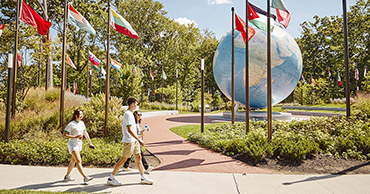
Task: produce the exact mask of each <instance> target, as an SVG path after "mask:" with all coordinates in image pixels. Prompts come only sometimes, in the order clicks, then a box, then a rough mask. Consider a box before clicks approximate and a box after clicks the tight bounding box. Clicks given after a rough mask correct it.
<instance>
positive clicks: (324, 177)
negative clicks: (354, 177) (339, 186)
mask: <svg viewBox="0 0 370 194" xmlns="http://www.w3.org/2000/svg"><path fill="white" fill-rule="evenodd" d="M367 165H370V162H366V163H365V164H360V165H356V166H352V167H351V168H348V169H345V170H342V171H339V172H337V173H333V174H330V175H323V176H315V177H309V178H307V179H304V180H300V181H294V182H286V183H283V185H291V184H295V183H302V182H306V181H317V180H323V179H329V178H335V177H339V176H341V175H345V174H347V172H351V171H354V170H356V169H359V168H361V167H364V166H367Z"/></svg>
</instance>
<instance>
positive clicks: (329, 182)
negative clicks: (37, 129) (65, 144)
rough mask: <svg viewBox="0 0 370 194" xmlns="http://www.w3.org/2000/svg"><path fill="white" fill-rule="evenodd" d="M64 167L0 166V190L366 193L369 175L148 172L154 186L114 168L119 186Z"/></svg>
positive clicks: (102, 172) (98, 174)
mask: <svg viewBox="0 0 370 194" xmlns="http://www.w3.org/2000/svg"><path fill="white" fill-rule="evenodd" d="M66 170H67V168H66V167H63V168H60V167H40V166H18V165H17V166H15V165H0V172H1V175H2V176H0V189H22V190H24V189H26V190H43V191H69V192H79V191H86V192H91V193H127V194H131V193H132V194H173V193H175V194H192V193H196V194H198V193H201V194H208V193H210V194H218V193H220V194H230V193H235V194H239V193H241V194H245V193H252V194H258V193H263V194H265V193H281V194H287V193H292V194H293V193H307V194H311V193H312V194H326V193H328V194H329V193H337V194H347V193H348V194H353V193H357V194H362V193H363V194H368V193H370V187H369V186H368V184H369V182H370V175H284V174H246V175H242V174H236V173H200V172H198V173H195V172H174V171H156V170H154V171H153V172H152V173H151V174H150V175H149V178H150V179H152V180H154V181H155V183H154V185H141V184H140V183H139V180H140V176H139V173H138V171H135V170H134V171H131V172H121V171H120V172H119V173H118V174H117V179H118V180H119V181H120V182H121V183H123V185H122V186H118V187H112V186H108V185H107V184H106V181H107V177H108V176H109V174H110V173H111V172H112V169H107V168H85V169H84V170H85V172H86V173H87V174H89V175H92V176H93V177H94V180H92V181H91V182H90V184H89V185H85V184H83V181H82V177H81V175H80V174H79V173H78V171H77V169H74V170H73V171H72V174H71V175H72V177H74V178H76V181H74V182H67V183H65V182H63V181H62V179H63V176H64V175H65V172H66Z"/></svg>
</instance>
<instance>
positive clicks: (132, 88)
mask: <svg viewBox="0 0 370 194" xmlns="http://www.w3.org/2000/svg"><path fill="white" fill-rule="evenodd" d="M134 77H135V73H134V64H132V86H131V96H134Z"/></svg>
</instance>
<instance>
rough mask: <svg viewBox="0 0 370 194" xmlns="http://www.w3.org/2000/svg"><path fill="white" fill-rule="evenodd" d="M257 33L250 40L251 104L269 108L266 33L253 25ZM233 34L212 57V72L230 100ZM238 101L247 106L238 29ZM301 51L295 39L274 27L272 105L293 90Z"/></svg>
mask: <svg viewBox="0 0 370 194" xmlns="http://www.w3.org/2000/svg"><path fill="white" fill-rule="evenodd" d="M254 29H255V31H256V34H255V35H254V36H253V37H252V38H251V40H250V41H249V100H250V101H249V106H250V107H251V108H265V107H267V32H266V31H262V30H259V29H257V28H254ZM231 47H232V33H231V32H230V33H228V34H227V35H226V36H225V37H224V38H223V39H222V41H221V42H220V44H219V46H218V47H217V50H216V53H215V56H214V59H213V74H214V77H215V80H216V83H217V85H218V87H219V88H220V90H221V92H222V93H223V94H224V95H225V96H226V97H227V98H229V99H230V100H231V56H232V53H231V52H232V51H231V50H232V49H231ZM234 64H235V101H236V102H238V103H240V104H243V105H245V104H246V100H245V78H246V76H245V43H244V41H243V37H242V35H241V34H240V32H238V31H235V44H234ZM301 73H302V54H301V51H300V49H299V47H298V44H297V43H296V41H295V40H294V38H293V37H292V36H291V35H290V34H288V33H287V32H286V31H285V30H283V29H282V28H280V27H277V26H275V28H274V30H273V32H272V33H271V80H272V81H271V83H272V105H274V104H277V103H279V102H281V101H283V100H284V99H285V98H286V97H288V96H289V95H290V93H292V91H293V90H294V88H295V87H296V86H297V83H298V81H299V79H300V77H301Z"/></svg>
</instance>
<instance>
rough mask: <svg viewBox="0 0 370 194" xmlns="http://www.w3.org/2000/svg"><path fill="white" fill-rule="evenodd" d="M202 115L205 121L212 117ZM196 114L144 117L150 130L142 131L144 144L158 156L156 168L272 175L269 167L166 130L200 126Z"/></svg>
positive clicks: (198, 117) (198, 116)
mask: <svg viewBox="0 0 370 194" xmlns="http://www.w3.org/2000/svg"><path fill="white" fill-rule="evenodd" d="M210 115H212V116H214V115H215V114H206V115H205V124H209V123H211V121H212V119H210V118H208V116H210ZM200 120H201V117H200V115H199V114H180V115H170V116H157V117H149V118H145V119H143V121H144V123H148V126H149V127H150V131H149V132H146V133H145V138H144V140H145V146H146V148H147V149H148V150H149V151H150V152H152V153H153V154H154V155H155V156H157V157H158V158H159V159H160V161H161V164H160V165H159V166H157V167H156V168H155V170H160V171H185V172H214V173H247V174H271V173H273V172H272V171H270V170H267V169H262V168H258V167H254V166H251V165H247V164H245V163H243V162H240V161H238V160H235V159H233V158H231V157H227V156H225V155H222V154H220V153H216V152H213V151H209V150H207V149H205V148H201V147H199V146H198V145H197V144H194V143H190V142H189V141H187V140H186V139H184V138H182V137H180V136H178V135H176V134H175V133H173V132H172V131H170V130H169V129H170V128H172V127H177V126H181V125H199V130H200Z"/></svg>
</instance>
